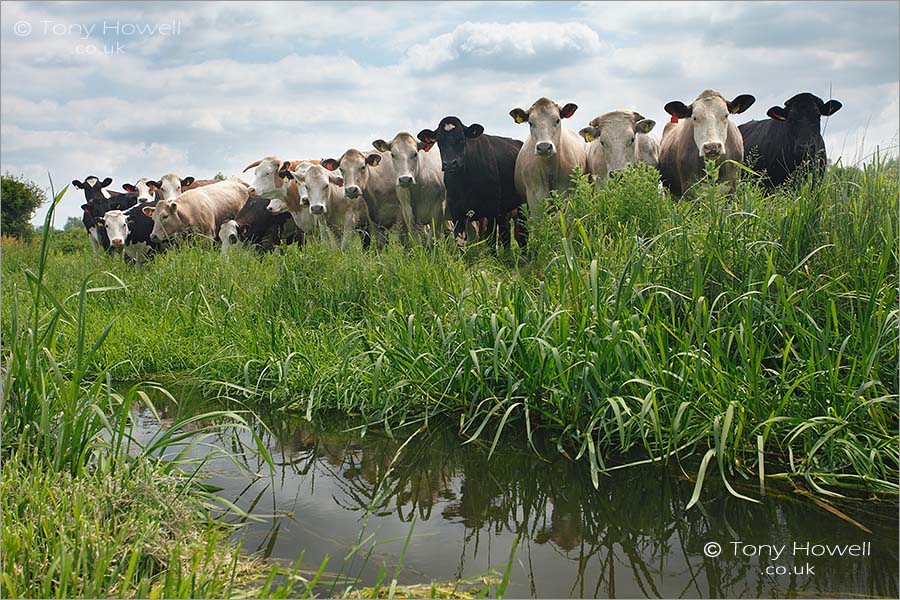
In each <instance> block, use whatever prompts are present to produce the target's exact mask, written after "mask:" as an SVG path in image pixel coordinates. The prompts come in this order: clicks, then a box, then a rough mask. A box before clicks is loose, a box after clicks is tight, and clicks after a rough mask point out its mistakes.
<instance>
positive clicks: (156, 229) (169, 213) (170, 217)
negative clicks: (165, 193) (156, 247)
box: [141, 200, 185, 243]
mask: <svg viewBox="0 0 900 600" xmlns="http://www.w3.org/2000/svg"><path fill="white" fill-rule="evenodd" d="M141 212H143V213H144V215H146V216H148V217H150V218H152V219H153V231H151V232H150V239H151V240H153V241H154V242H157V243H159V242H163V241H166V240H168V239H170V238H173V237H175V236H177V235H178V234H179V233H181V232H182V231H183V230H184V229H185V223H184V222H183V221H182V219H181V214H180V213H179V211H178V201H177V200H160V201H159V202H158V203H157V204H156V206H144V207H143V208H141Z"/></svg>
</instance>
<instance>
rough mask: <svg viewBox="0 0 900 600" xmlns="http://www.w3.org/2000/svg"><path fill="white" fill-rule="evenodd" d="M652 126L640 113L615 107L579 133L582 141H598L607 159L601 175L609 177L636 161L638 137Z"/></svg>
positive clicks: (653, 124)
mask: <svg viewBox="0 0 900 600" xmlns="http://www.w3.org/2000/svg"><path fill="white" fill-rule="evenodd" d="M655 126H656V121H654V120H652V119H645V118H644V117H643V115H641V114H640V113H636V112H632V111H630V110H618V111H613V112H608V113H606V114H604V115H601V116H599V117H597V118H596V119H594V120H592V121H591V124H590V125H589V126H588V127H585V128H584V129H582V130H581V131H579V132H578V133H579V134H580V135H581V137H583V138H584V141H585V142H588V143H591V142H596V143H599V144H600V146H601V148H602V149H603V158H604V159H606V171H607V173H605V174H604V176H609V177H612V176H613V174H615V173H617V172H619V171H624V170H625V167H627V166H628V165H633V164H636V163H637V162H638V154H637V150H636V149H637V136H638V135H639V134H646V133H649V132H650V131H651V130H652V129H653V127H655Z"/></svg>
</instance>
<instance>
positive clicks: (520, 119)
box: [516, 115, 525, 123]
mask: <svg viewBox="0 0 900 600" xmlns="http://www.w3.org/2000/svg"><path fill="white" fill-rule="evenodd" d="M524 122H525V119H523V118H522V115H516V123H524Z"/></svg>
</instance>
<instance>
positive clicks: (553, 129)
mask: <svg viewBox="0 0 900 600" xmlns="http://www.w3.org/2000/svg"><path fill="white" fill-rule="evenodd" d="M577 109H578V106H577V105H575V104H572V103H569V104H566V105H565V106H563V107H562V108H560V107H559V104H557V103H556V102H554V101H553V100H550V99H548V98H539V99H538V100H537V102H535V103H534V104H532V105H531V108H529V109H528V110H527V111H524V110H522V109H521V108H514V109H512V110H511V111H509V114H510V116H511V117H512V118H513V120H514V121H515V122H516V123H524V122H526V121H528V126H529V128H530V135H531V141H532V142H534V153H535V154H536V155H538V156H540V157H541V158H550V157H552V156H555V155H556V153H557V152H558V151H559V140H560V137H561V135H562V124H561V123H562V122H561V119H568V118H569V117H571V116H572V115H574V114H575V111H576V110H577Z"/></svg>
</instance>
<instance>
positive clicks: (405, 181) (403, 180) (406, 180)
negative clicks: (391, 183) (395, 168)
mask: <svg viewBox="0 0 900 600" xmlns="http://www.w3.org/2000/svg"><path fill="white" fill-rule="evenodd" d="M397 181H398V182H400V185H403V186H407V185H412V182H413V178H412V177H411V176H409V175H401V176H400V177H398V178H397Z"/></svg>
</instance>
